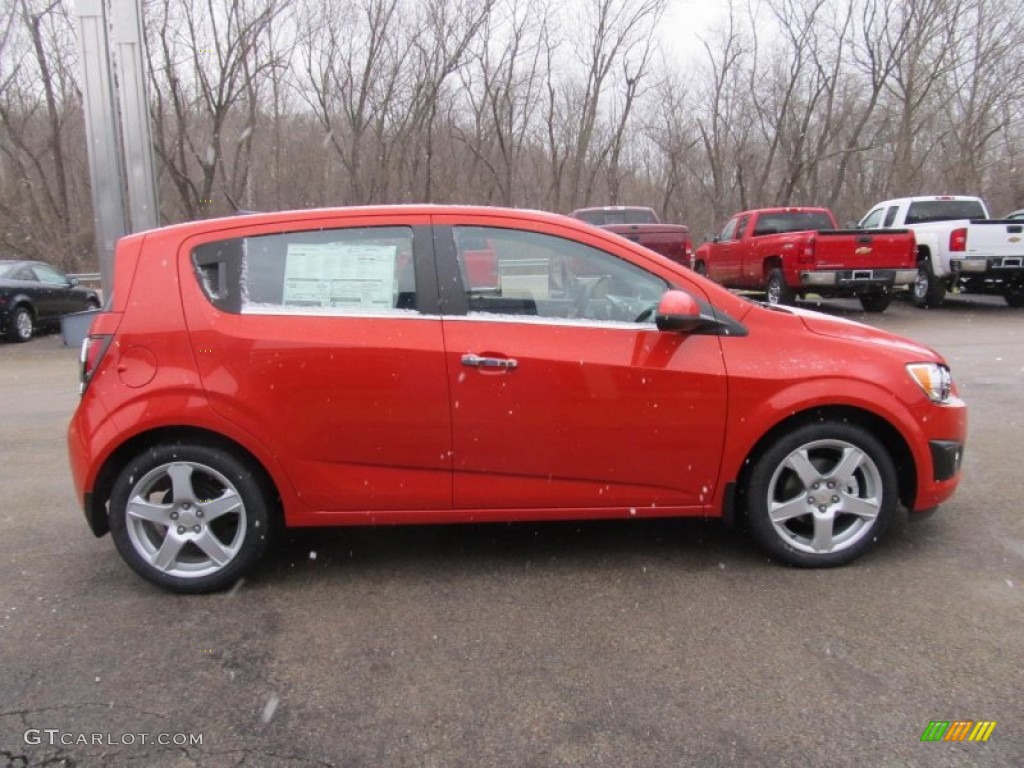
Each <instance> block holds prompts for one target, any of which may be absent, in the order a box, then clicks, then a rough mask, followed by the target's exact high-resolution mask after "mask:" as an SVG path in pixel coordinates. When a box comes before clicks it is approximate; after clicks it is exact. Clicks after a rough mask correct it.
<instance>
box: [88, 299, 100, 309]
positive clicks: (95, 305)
mask: <svg viewBox="0 0 1024 768" xmlns="http://www.w3.org/2000/svg"><path fill="white" fill-rule="evenodd" d="M99 308H100V303H99V301H98V300H96V299H89V301H88V302H87V303H86V305H85V309H86V311H90V312H95V311H96V310H97V309H99Z"/></svg>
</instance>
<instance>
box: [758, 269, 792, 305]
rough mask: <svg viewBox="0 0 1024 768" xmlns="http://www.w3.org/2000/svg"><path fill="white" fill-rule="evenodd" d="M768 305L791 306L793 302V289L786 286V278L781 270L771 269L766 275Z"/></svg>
mask: <svg viewBox="0 0 1024 768" xmlns="http://www.w3.org/2000/svg"><path fill="white" fill-rule="evenodd" d="M765 292H766V293H767V294H768V296H767V298H768V303H769V304H784V305H787V306H788V305H792V303H793V301H794V300H795V298H796V297H795V295H794V293H793V289H792V288H790V287H789V286H788V285H786V278H785V276H784V275H783V274H782V270H781V269H773V270H772V271H771V272H769V273H768V284H767V286H766V288H765Z"/></svg>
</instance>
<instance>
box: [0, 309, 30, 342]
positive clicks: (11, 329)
mask: <svg viewBox="0 0 1024 768" xmlns="http://www.w3.org/2000/svg"><path fill="white" fill-rule="evenodd" d="M35 330H36V323H35V318H34V317H33V316H32V310H31V309H29V308H28V307H26V306H18V307H15V308H14V311H13V312H11V316H10V318H9V319H8V320H7V332H6V334H5V336H6V337H7V340H8V341H15V342H25V341H29V340H30V339H31V338H32V334H33V333H35Z"/></svg>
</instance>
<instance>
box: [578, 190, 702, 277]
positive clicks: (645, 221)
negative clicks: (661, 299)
mask: <svg viewBox="0 0 1024 768" xmlns="http://www.w3.org/2000/svg"><path fill="white" fill-rule="evenodd" d="M569 215H570V216H572V217H573V218H574V219H580V220H581V221H585V222H587V223H588V224H593V225H594V226H595V227H601V228H602V229H606V230H608V231H609V232H614V233H615V234H617V235H622V237H624V238H626V239H627V240H632V241H633V242H634V243H639V244H640V245H642V246H644V247H645V248H650V249H651V250H652V251H654V252H655V253H660V254H661V255H662V256H665V257H667V258H669V259H672V261H674V262H676V263H677V264H682V265H683V266H684V267H692V266H693V240H692V239H691V238H690V228H689V227H687V226H686V225H685V224H662V222H661V219H659V218H658V214H656V213H655V212H654V209H653V208H644V207H642V206H636V205H633V206H630V205H609V206H604V207H601V208H579V209H577V210H575V211H573V212H572V213H571V214H569Z"/></svg>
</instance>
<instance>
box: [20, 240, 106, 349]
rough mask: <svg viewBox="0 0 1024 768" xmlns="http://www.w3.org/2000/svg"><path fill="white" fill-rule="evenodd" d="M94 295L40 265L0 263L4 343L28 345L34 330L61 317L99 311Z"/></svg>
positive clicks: (96, 297)
mask: <svg viewBox="0 0 1024 768" xmlns="http://www.w3.org/2000/svg"><path fill="white" fill-rule="evenodd" d="M99 307H100V296H99V294H98V293H97V292H96V291H92V290H89V289H87V288H81V287H79V285H78V281H77V280H75V279H69V278H68V277H67V276H66V275H65V274H64V273H63V272H61V271H60V270H58V269H56V268H55V267H52V266H50V265H49V264H44V263H43V262H41V261H15V260H11V259H0V331H2V333H3V335H4V337H5V338H6V339H7V340H8V341H28V340H29V339H31V338H32V334H33V333H34V332H35V330H36V329H37V328H40V327H52V326H54V325H58V324H59V323H60V318H61V316H62V315H66V314H69V313H71V312H82V311H85V310H88V309H99Z"/></svg>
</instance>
